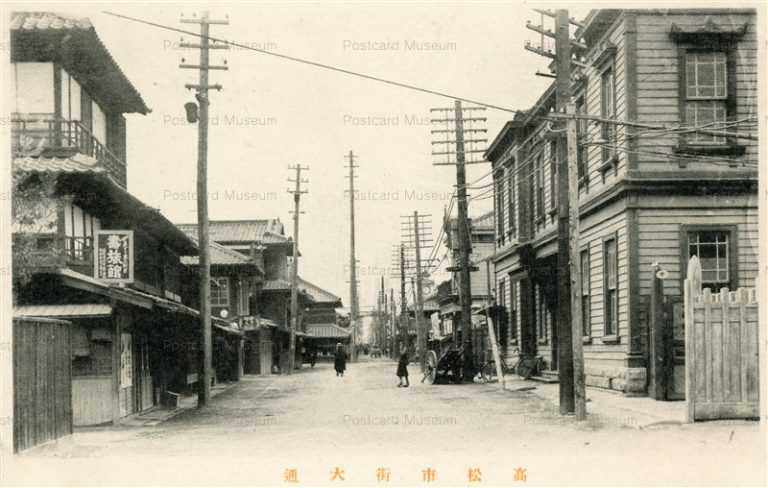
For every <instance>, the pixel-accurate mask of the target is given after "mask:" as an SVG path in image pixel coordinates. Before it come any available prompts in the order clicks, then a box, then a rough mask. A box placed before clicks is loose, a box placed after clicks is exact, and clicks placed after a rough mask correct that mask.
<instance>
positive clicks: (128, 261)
mask: <svg viewBox="0 0 768 488" xmlns="http://www.w3.org/2000/svg"><path fill="white" fill-rule="evenodd" d="M95 238H96V241H95V243H94V244H95V246H94V247H95V251H96V252H94V253H93V255H94V261H95V262H94V271H95V273H94V274H95V275H96V278H97V279H99V280H101V281H104V282H107V283H133V231H132V230H99V231H97V232H96V236H95Z"/></svg>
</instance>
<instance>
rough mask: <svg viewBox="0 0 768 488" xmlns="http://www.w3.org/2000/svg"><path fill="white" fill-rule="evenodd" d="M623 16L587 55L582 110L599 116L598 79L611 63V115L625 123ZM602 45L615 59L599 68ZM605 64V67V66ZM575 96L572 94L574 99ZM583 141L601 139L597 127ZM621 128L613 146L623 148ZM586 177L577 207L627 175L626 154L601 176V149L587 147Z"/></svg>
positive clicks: (590, 129) (598, 126)
mask: <svg viewBox="0 0 768 488" xmlns="http://www.w3.org/2000/svg"><path fill="white" fill-rule="evenodd" d="M625 34H626V33H625V16H624V15H620V16H619V17H618V18H617V19H616V21H615V22H614V24H613V25H612V26H611V27H610V28H609V29H608V30H607V31H606V33H605V34H604V35H603V37H602V39H600V40H599V41H598V42H597V43H596V45H595V47H593V48H592V49H591V50H590V51H589V52H588V53H587V59H588V60H589V61H590V65H589V67H588V68H587V69H586V70H584V73H583V74H584V76H585V80H586V81H585V90H584V93H585V97H584V98H585V103H586V105H585V110H586V112H587V113H589V114H592V115H600V109H601V105H600V89H601V83H600V77H601V73H602V71H603V68H604V67H605V66H607V64H610V63H613V73H614V86H615V91H616V95H615V104H616V106H615V111H616V118H618V119H625V118H626V116H627V103H626V91H627V90H626V80H625V73H626V52H625V37H626V35H625ZM604 42H609V43H611V44H613V45H614V46H615V47H616V52H615V56H613V58H612V61H611V60H607V61H605V62H604V63H602V64H599V65H595V64H593V62H594V60H595V58H596V57H597V56H598V55H599V54H600V52H601V50H602V47H601V46H602V45H603V43H604ZM606 63H607V64H606ZM576 94H578V92H574V95H576ZM587 127H588V130H587V135H586V136H587V138H588V140H591V141H595V140H599V139H601V134H600V125H599V124H588V126H587ZM625 137H626V133H625V128H624V126H618V127H617V130H616V142H617V143H616V145H617V146H623V147H626V142H625ZM587 154H588V157H587V176H588V184H587V185H586V186H583V187H582V188H581V190H580V192H579V203H582V204H583V203H584V202H587V201H589V200H590V199H591V198H593V197H594V196H595V195H598V194H599V193H601V192H602V191H603V190H605V189H606V188H608V187H610V186H612V185H613V184H614V183H616V182H617V181H618V180H619V179H621V178H622V177H623V176H624V174H625V173H626V171H627V167H628V158H627V153H626V152H624V151H618V152H617V154H618V162H617V163H616V167H615V169H610V170H608V171H605V172H601V171H600V168H601V167H602V166H603V163H604V161H603V158H602V148H601V147H600V146H597V145H591V146H589V149H588V150H587ZM603 174H605V180H603Z"/></svg>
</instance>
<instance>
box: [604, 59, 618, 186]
mask: <svg viewBox="0 0 768 488" xmlns="http://www.w3.org/2000/svg"><path fill="white" fill-rule="evenodd" d="M608 72H610V73H611V84H610V86H611V97H610V101H611V112H612V113H608V111H607V110H606V107H605V105H606V96H605V75H606V73H608ZM600 116H601V117H603V118H607V119H615V118H616V116H617V115H616V60H615V58H614V57H613V56H612V57H611V58H610V59H608V60H606V61H605V63H604V64H603V65H602V66H601V67H600ZM617 133H618V126H617V125H616V124H607V123H602V124H600V138H601V139H603V140H604V141H605V142H606V143H608V144H610V143H611V139H610V137H609V136H610V135H613V145H614V146H617V145H618V137H617ZM600 154H601V160H602V163H603V166H604V167H606V166H610V165H612V164H614V163H615V162H616V159H617V157H618V150H617V149H616V148H607V147H602V148H601V151H600ZM603 173H605V172H603Z"/></svg>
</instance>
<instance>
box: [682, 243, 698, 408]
mask: <svg viewBox="0 0 768 488" xmlns="http://www.w3.org/2000/svg"><path fill="white" fill-rule="evenodd" d="M683 293H684V295H683V298H684V303H685V402H686V404H687V407H688V408H687V411H688V416H687V417H688V422H693V421H695V420H696V418H695V417H696V415H695V414H696V400H695V396H694V391H695V388H694V381H695V379H696V368H697V367H698V366H697V364H696V357H695V356H696V355H695V354H694V347H693V345H694V340H695V339H696V331H695V330H694V323H695V322H694V320H693V309H694V300H695V299H696V297H697V296H699V294H701V264H700V263H699V258H698V257H697V256H693V257H691V260H690V261H688V273H687V277H686V280H685V282H684V289H683Z"/></svg>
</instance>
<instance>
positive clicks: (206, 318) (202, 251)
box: [179, 12, 229, 407]
mask: <svg viewBox="0 0 768 488" xmlns="http://www.w3.org/2000/svg"><path fill="white" fill-rule="evenodd" d="M181 22H182V23H188V24H200V44H191V43H181V44H180V46H181V47H183V48H196V49H200V64H199V65H192V64H185V63H184V59H182V63H181V64H180V65H179V67H180V68H183V69H196V70H198V71H199V72H200V83H199V84H198V85H191V84H187V85H185V87H186V88H187V89H188V90H191V89H195V90H196V91H197V95H196V98H197V102H198V105H199V117H198V120H197V122H198V125H197V130H198V131H197V236H198V245H199V251H198V252H199V262H200V336H201V340H200V345H201V350H202V353H203V354H202V356H201V357H200V358H199V359H200V365H199V373H198V385H199V387H198V393H197V406H198V407H204V406H205V405H206V404H207V403H208V400H209V399H210V397H211V380H212V378H213V374H212V355H213V343H212V339H211V250H210V247H209V238H208V105H209V100H208V90H210V89H215V90H221V85H209V84H208V71H209V70H212V69H219V70H226V69H227V67H226V66H212V65H210V64H209V62H208V61H209V50H210V49H227V48H229V46H228V45H226V44H213V45H211V43H210V38H209V37H208V34H209V31H210V29H209V27H210V25H211V24H224V25H226V24H229V21H227V20H211V19H209V18H208V12H203V13H202V15H200V18H199V19H198V18H192V19H185V18H182V19H181Z"/></svg>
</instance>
